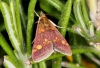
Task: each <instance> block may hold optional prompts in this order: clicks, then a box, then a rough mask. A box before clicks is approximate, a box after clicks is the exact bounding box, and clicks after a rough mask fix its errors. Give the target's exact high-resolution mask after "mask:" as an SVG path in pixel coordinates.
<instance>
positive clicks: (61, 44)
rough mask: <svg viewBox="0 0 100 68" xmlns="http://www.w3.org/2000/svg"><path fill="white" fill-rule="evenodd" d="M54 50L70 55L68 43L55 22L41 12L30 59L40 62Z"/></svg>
mask: <svg viewBox="0 0 100 68" xmlns="http://www.w3.org/2000/svg"><path fill="white" fill-rule="evenodd" d="M55 51H57V52H60V53H62V54H65V55H68V56H71V55H72V52H71V49H70V46H69V44H68V43H67V41H66V40H65V38H64V37H63V36H62V35H61V34H60V32H59V31H58V30H57V28H56V27H55V24H54V23H53V22H52V21H51V20H49V19H48V18H47V17H46V15H45V14H44V13H43V12H41V13H40V16H39V20H38V24H37V29H36V35H35V39H34V44H33V48H32V59H33V61H34V62H40V61H42V60H44V59H46V58H48V57H49V56H50V55H51V54H52V53H53V52H55Z"/></svg>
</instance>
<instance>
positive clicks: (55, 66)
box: [52, 57, 62, 68]
mask: <svg viewBox="0 0 100 68" xmlns="http://www.w3.org/2000/svg"><path fill="white" fill-rule="evenodd" d="M61 62H62V58H61V57H59V58H55V59H52V68H61Z"/></svg>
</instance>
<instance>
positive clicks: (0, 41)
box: [0, 33, 19, 67]
mask: <svg viewBox="0 0 100 68" xmlns="http://www.w3.org/2000/svg"><path fill="white" fill-rule="evenodd" d="M0 45H1V47H2V48H3V49H4V51H5V52H6V53H7V54H8V55H9V56H10V57H11V58H12V60H13V61H14V63H15V66H17V67H19V66H18V65H19V64H18V60H17V58H16V56H15V54H14V53H13V50H12V49H11V48H10V45H9V44H8V43H7V41H6V40H5V38H4V37H3V35H2V34H1V33H0Z"/></svg>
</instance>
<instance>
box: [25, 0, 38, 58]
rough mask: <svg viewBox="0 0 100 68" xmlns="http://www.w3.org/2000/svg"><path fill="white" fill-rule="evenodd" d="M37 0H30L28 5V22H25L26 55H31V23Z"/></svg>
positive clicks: (32, 22)
mask: <svg viewBox="0 0 100 68" xmlns="http://www.w3.org/2000/svg"><path fill="white" fill-rule="evenodd" d="M36 1H37V0H31V1H30V3H29V7H28V23H27V35H26V42H27V53H28V56H30V55H31V44H32V41H31V39H32V32H33V24H34V8H35V4H36Z"/></svg>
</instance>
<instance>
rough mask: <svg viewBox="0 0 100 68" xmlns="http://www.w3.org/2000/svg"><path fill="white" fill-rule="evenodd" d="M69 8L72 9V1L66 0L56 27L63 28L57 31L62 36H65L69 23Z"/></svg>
mask: <svg viewBox="0 0 100 68" xmlns="http://www.w3.org/2000/svg"><path fill="white" fill-rule="evenodd" d="M71 7H72V0H68V1H67V2H66V4H65V6H64V9H63V11H62V15H61V17H60V20H59V22H58V25H59V26H60V27H64V28H61V29H59V31H60V32H61V34H62V35H63V36H65V35H66V30H67V25H68V23H69V18H70V13H71Z"/></svg>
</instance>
